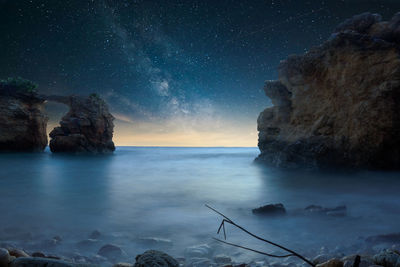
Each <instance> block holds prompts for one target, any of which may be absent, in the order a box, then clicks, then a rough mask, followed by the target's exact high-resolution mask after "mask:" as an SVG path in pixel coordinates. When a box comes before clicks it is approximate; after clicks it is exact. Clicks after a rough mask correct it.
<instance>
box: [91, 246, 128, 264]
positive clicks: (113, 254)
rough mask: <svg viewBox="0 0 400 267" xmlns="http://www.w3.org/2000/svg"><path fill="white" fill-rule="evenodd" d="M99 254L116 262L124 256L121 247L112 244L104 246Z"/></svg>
mask: <svg viewBox="0 0 400 267" xmlns="http://www.w3.org/2000/svg"><path fill="white" fill-rule="evenodd" d="M97 254H99V255H100V256H103V257H105V258H107V259H109V260H110V261H115V260H117V259H119V258H121V257H122V256H124V252H123V250H122V249H121V248H120V247H118V246H116V245H112V244H107V245H104V246H102V247H101V248H100V249H99V251H98V252H97Z"/></svg>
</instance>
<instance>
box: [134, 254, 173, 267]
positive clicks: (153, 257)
mask: <svg viewBox="0 0 400 267" xmlns="http://www.w3.org/2000/svg"><path fill="white" fill-rule="evenodd" d="M134 266H135V267H179V263H178V261H177V260H175V259H174V258H172V257H171V256H169V255H168V254H166V253H164V252H161V251H157V250H148V251H146V252H144V253H143V254H140V255H137V256H136V263H135V265H134Z"/></svg>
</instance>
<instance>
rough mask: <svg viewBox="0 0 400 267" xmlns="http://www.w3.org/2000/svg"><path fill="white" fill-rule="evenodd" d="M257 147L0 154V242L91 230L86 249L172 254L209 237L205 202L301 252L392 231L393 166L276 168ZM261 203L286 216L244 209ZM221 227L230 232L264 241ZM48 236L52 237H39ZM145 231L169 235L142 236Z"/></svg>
mask: <svg viewBox="0 0 400 267" xmlns="http://www.w3.org/2000/svg"><path fill="white" fill-rule="evenodd" d="M257 154H258V149H257V148H145V147H118V148H117V150H116V152H115V153H114V154H113V155H108V156H73V155H55V154H51V153H50V152H49V151H46V152H44V153H34V154H0V201H1V202H0V203H1V204H0V214H1V221H0V242H8V243H12V244H14V245H16V246H22V247H25V248H27V249H28V250H31V251H33V250H42V251H47V250H48V251H50V252H53V253H61V254H62V253H67V251H71V250H72V251H74V249H76V243H77V242H79V241H82V240H85V239H87V236H88V234H89V233H90V232H91V231H93V230H96V229H97V230H99V231H100V232H101V233H102V235H103V237H102V241H101V242H99V243H96V244H94V245H93V246H92V247H90V248H88V249H86V250H85V252H86V253H89V254H90V253H95V252H96V251H97V250H98V248H99V247H100V246H101V245H102V244H103V243H114V244H118V245H119V246H121V247H122V248H123V249H124V250H125V251H126V252H127V253H128V254H129V255H136V254H137V253H139V252H142V251H143V250H144V249H147V248H159V247H161V248H162V249H163V250H165V251H168V252H170V253H172V254H174V255H181V254H182V251H183V249H184V248H185V247H187V246H191V245H196V244H202V243H210V242H211V237H212V236H215V231H216V229H217V228H218V226H219V222H220V221H219V219H220V217H218V215H217V214H215V213H213V212H212V211H210V210H208V209H207V208H206V207H205V206H204V204H209V205H211V206H213V207H215V208H217V209H218V210H220V211H222V212H224V213H225V214H226V215H228V216H229V217H231V218H232V219H234V220H235V221H236V222H237V223H239V224H242V225H243V226H246V227H247V228H248V229H249V230H251V231H253V232H255V233H258V234H260V235H262V236H264V237H268V238H270V239H272V240H274V241H277V242H278V243H281V244H284V245H287V246H288V247H292V248H296V249H299V250H300V251H305V250H309V251H313V250H315V251H316V250H318V249H319V248H320V247H322V246H325V247H327V248H331V249H337V247H338V246H342V247H343V246H344V245H345V247H344V248H343V249H347V250H352V249H353V250H357V249H360V248H363V249H364V245H363V237H366V236H369V235H374V234H384V233H392V232H400V231H399V227H398V226H399V225H400V224H399V222H400V194H399V189H400V179H399V178H400V175H399V173H382V172H356V173H347V174H346V173H337V174H334V173H304V172H282V171H278V170H274V169H270V168H266V167H261V166H258V165H255V164H254V163H253V159H254V158H255V157H256V156H257ZM267 203H283V204H284V205H285V206H286V208H287V210H288V215H287V216H285V217H281V218H260V217H257V216H254V215H253V214H252V213H251V209H252V208H255V207H258V206H260V205H264V204H267ZM310 204H317V205H322V206H325V207H333V206H337V205H346V206H347V208H348V215H347V216H346V217H330V216H306V215H302V212H301V210H302V209H304V207H306V206H308V205H310ZM227 230H228V240H230V241H234V242H237V243H241V244H245V245H252V246H253V247H255V248H260V249H264V250H266V251H268V250H269V248H268V247H266V246H264V245H263V244H259V243H257V242H255V241H254V240H252V239H251V238H248V237H247V236H245V235H242V234H240V233H239V232H238V231H236V230H235V229H233V228H232V227H229V228H228V229H227ZM56 235H58V236H60V237H62V242H61V243H60V244H58V245H57V246H48V245H47V246H46V245H44V244H45V240H48V239H51V238H52V237H54V236H56ZM148 237H151V238H153V237H155V238H162V239H165V240H167V241H168V242H160V243H157V242H155V243H146V242H143V240H142V239H141V238H148ZM165 240H164V241H165ZM353 245H354V246H353ZM269 251H270V250H269ZM228 252H229V251H228Z"/></svg>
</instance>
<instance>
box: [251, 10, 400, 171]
mask: <svg viewBox="0 0 400 267" xmlns="http://www.w3.org/2000/svg"><path fill="white" fill-rule="evenodd" d="M399 46H400V13H398V14H396V15H395V16H394V17H393V18H392V19H391V20H390V21H381V17H380V16H379V15H376V14H369V13H365V14H362V15H358V16H355V17H353V18H352V19H349V20H347V21H346V22H344V23H343V24H341V25H339V26H338V27H337V29H336V30H335V33H334V34H333V35H332V36H331V38H330V39H329V40H328V41H327V42H325V43H324V44H323V45H321V46H319V47H315V48H313V49H311V50H310V51H309V52H307V53H306V54H304V55H300V56H296V55H295V56H290V57H289V58H287V59H286V60H284V61H282V62H281V63H280V66H279V80H278V81H268V82H266V85H265V87H264V90H265V93H266V95H267V96H268V97H269V98H270V99H271V101H272V104H273V107H270V108H267V109H265V110H264V111H263V112H261V114H260V115H259V117H258V121H257V122H258V130H259V140H258V146H259V148H260V151H261V154H260V155H259V157H258V158H257V161H259V162H264V163H267V164H270V165H274V166H278V167H284V168H298V167H307V168H325V167H331V166H341V167H357V168H370V169H399V168H400V134H399V133H400V112H399V110H400V52H399Z"/></svg>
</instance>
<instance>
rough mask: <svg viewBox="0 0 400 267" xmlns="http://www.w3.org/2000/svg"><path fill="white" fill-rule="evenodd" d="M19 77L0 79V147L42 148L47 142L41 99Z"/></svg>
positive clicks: (9, 148) (19, 148) (13, 149)
mask: <svg viewBox="0 0 400 267" xmlns="http://www.w3.org/2000/svg"><path fill="white" fill-rule="evenodd" d="M35 87H36V86H35V85H34V84H33V83H31V82H29V81H27V80H23V79H21V78H18V79H8V80H2V81H0V151H42V150H43V149H44V148H45V147H46V145H47V134H46V126H47V121H48V117H47V116H46V115H45V113H44V102H45V99H43V98H42V97H41V96H39V95H38V94H37V93H36V91H35Z"/></svg>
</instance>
